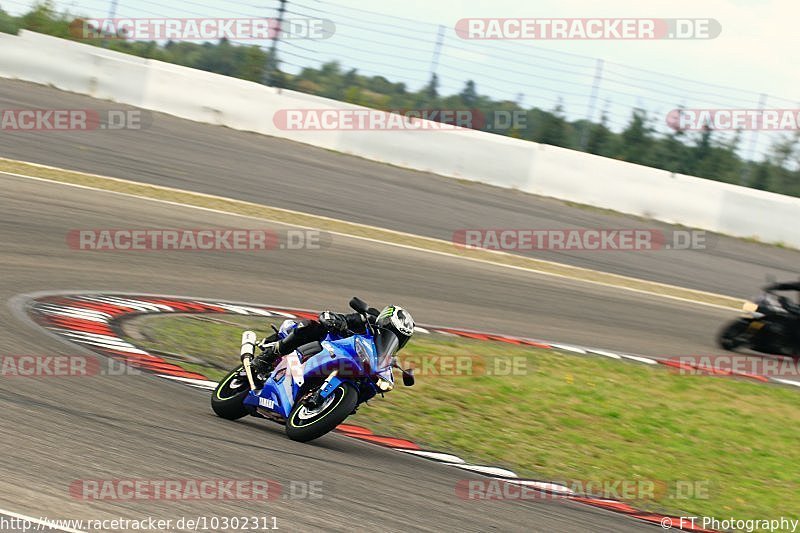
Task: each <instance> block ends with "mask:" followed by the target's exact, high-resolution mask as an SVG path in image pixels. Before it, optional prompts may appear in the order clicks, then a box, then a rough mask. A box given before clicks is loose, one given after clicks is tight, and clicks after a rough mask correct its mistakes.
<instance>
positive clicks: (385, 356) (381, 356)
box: [375, 327, 400, 370]
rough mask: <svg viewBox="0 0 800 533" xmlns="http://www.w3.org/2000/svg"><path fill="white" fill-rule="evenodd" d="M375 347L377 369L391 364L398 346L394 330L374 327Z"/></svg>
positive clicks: (398, 342) (398, 341)
mask: <svg viewBox="0 0 800 533" xmlns="http://www.w3.org/2000/svg"><path fill="white" fill-rule="evenodd" d="M375 348H376V349H377V356H378V369H379V370H383V369H384V368H387V367H389V366H390V365H391V364H392V357H394V354H396V353H397V350H398V348H400V340H399V339H398V338H397V335H395V333H394V331H391V330H388V329H385V328H380V327H376V328H375Z"/></svg>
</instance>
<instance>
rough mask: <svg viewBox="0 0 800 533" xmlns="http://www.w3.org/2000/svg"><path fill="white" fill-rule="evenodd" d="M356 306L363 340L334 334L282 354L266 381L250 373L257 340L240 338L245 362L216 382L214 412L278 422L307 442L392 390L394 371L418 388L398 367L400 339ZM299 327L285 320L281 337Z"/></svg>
mask: <svg viewBox="0 0 800 533" xmlns="http://www.w3.org/2000/svg"><path fill="white" fill-rule="evenodd" d="M350 307H351V308H352V309H353V310H354V311H356V312H357V313H359V315H361V318H362V320H363V322H364V324H365V330H366V331H365V332H364V333H363V334H354V335H351V336H348V337H339V336H337V335H334V334H332V333H329V334H328V335H327V336H326V337H325V339H323V340H322V341H317V342H312V343H309V344H305V345H303V346H300V347H299V348H297V350H295V351H294V352H293V353H290V354H289V355H286V356H284V357H283V358H282V359H281V360H280V361H279V362H278V363H277V365H276V366H275V368H274V369H273V370H272V371H271V372H270V373H269V375H268V376H264V375H259V374H256V373H254V372H253V368H252V367H251V361H252V359H253V357H254V354H255V348H256V346H257V344H256V334H255V333H254V332H252V331H245V332H244V333H242V348H241V359H242V364H241V365H239V366H238V367H236V368H234V369H233V370H231V371H230V372H229V373H228V374H227V375H226V376H225V377H224V378H223V379H222V380H220V382H219V383H218V384H217V387H216V389H215V390H214V392H213V394H212V397H211V407H212V409H213V411H214V412H215V413H216V414H217V415H218V416H220V417H222V418H226V419H228V420H237V419H239V418H242V417H244V416H247V415H250V416H254V417H256V418H264V419H267V420H271V421H273V422H278V423H281V424H284V425H285V427H286V435H287V436H288V437H289V438H290V439H292V440H296V441H300V442H307V441H310V440H313V439H316V438H318V437H321V436H322V435H324V434H326V433H328V432H329V431H331V430H333V429H334V428H335V427H336V426H338V425H339V424H341V423H342V422H343V421H344V420H345V419H346V418H347V417H348V416H350V415H351V414H353V413H355V411H356V409H357V408H358V407H359V406H360V405H361V404H362V403H364V402H366V401H368V400H370V399H371V398H373V397H375V396H376V395H377V394H380V395H381V396H383V394H384V393H386V392H389V391H391V390H392V389H393V388H394V385H395V381H394V374H393V372H392V371H393V369H395V368H397V369H398V370H400V371H401V372H402V375H403V384H404V385H405V386H409V387H410V386H412V385H413V384H414V374H413V370H410V369H409V370H405V369H402V368H400V366H399V365H398V364H397V359H396V357H395V354H396V353H397V351H398V349H399V347H400V341H399V339H398V337H397V335H396V334H395V333H394V332H393V331H391V330H389V329H386V328H381V327H379V326H378V325H377V324H376V321H377V318H378V314H379V313H378V311H377V310H376V309H374V308H371V307H368V306H367V304H366V303H364V302H363V301H362V300H360V299H358V298H353V299H351V300H350ZM296 326H297V324H296V322H294V321H293V320H286V321H284V323H283V324H282V325H281V327H280V329H278V330H276V333H277V335H278V337H279V338H281V339H283V338H286V336H287V335H288V334H289V333H290V332H291V331H292V330H293V329H294V328H295V327H296ZM273 329H275V328H274V327H273Z"/></svg>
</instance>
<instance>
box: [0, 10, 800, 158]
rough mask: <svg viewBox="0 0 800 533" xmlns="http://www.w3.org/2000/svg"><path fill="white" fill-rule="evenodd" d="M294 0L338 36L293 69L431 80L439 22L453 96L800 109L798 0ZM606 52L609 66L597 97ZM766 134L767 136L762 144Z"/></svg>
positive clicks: (578, 113)
mask: <svg viewBox="0 0 800 533" xmlns="http://www.w3.org/2000/svg"><path fill="white" fill-rule="evenodd" d="M111 2H112V0H55V4H56V6H57V7H58V8H59V9H68V10H69V11H70V12H71V13H75V14H84V15H88V16H90V17H93V18H102V17H106V16H107V14H108V12H109V7H110V4H111ZM31 3H32V2H30V1H27V0H0V7H2V8H3V9H5V10H6V11H9V12H11V13H12V14H13V13H16V14H18V13H19V12H21V11H24V10H26V9H27V8H28V7H29V6H30V5H31ZM277 5H278V0H227V1H222V0H169V2H163V1H159V0H118V8H117V16H118V17H139V18H146V17H198V16H205V17H243V16H251V17H254V16H268V17H271V16H275V14H276V7H277ZM287 5H288V9H289V11H290V13H289V14H288V15H287V16H288V17H293V18H297V17H299V16H302V15H309V16H317V17H322V18H330V19H332V20H333V21H334V22H335V23H336V24H337V26H336V32H335V34H334V35H333V36H332V37H331V38H329V39H325V40H317V41H314V42H309V41H303V40H292V41H290V42H281V43H280V45H279V57H280V58H281V59H282V60H283V61H284V68H285V70H287V71H289V72H297V71H299V69H300V68H301V67H304V66H317V65H318V64H319V63H321V62H323V61H325V60H331V59H338V60H339V61H341V63H342V64H343V65H346V66H348V67H356V68H358V70H359V71H360V72H363V73H366V74H381V75H384V76H386V77H387V78H388V79H390V80H392V81H401V82H405V83H406V84H407V86H408V87H409V88H410V89H412V90H416V89H418V88H420V87H421V86H422V85H423V84H424V83H425V82H427V80H428V79H429V76H430V74H429V73H430V70H431V64H432V56H433V50H434V48H435V46H436V44H435V43H436V41H437V32H438V30H439V27H438V26H439V25H441V26H442V27H443V29H444V32H445V37H444V41H443V43H444V44H443V46H442V47H441V48H440V52H441V54H440V60H439V66H438V68H437V74H438V75H439V76H440V78H441V91H440V92H442V93H445V94H448V93H453V92H458V91H459V90H461V88H462V87H463V85H464V82H465V81H466V80H467V79H473V80H475V82H476V83H477V86H478V90H479V92H480V93H482V94H487V95H489V96H492V97H494V98H503V99H509V100H517V101H520V102H521V103H522V104H523V105H525V106H526V107H530V106H533V105H535V106H537V107H541V108H544V109H552V108H553V107H554V106H555V105H556V104H558V103H561V104H562V105H563V106H564V108H565V109H566V114H567V116H568V117H569V118H572V119H575V118H591V119H593V120H598V119H599V116H600V113H601V112H602V111H604V110H605V111H606V112H607V114H608V115H609V117H610V119H611V121H610V122H611V126H612V128H613V129H617V130H619V129H620V128H621V127H623V126H624V125H625V123H627V120H628V118H629V115H630V111H631V109H632V108H633V107H641V108H644V109H647V110H648V111H649V112H650V113H651V114H652V116H654V117H665V116H666V114H667V113H668V112H669V111H670V110H672V109H675V108H676V107H678V106H684V107H687V108H709V107H711V108H723V107H724V108H733V107H736V108H756V107H757V106H758V102H759V99H760V98H761V97H760V94H761V93H765V94H768V95H770V97H769V98H768V99H767V104H766V107H773V108H790V107H791V108H798V107H800V90H798V87H800V69H798V68H797V66H796V62H797V59H796V58H797V53H798V52H800V38H798V33H800V32H798V29H797V23H796V22H797V20H798V18H800V17H798V15H800V2H798V1H797V0H669V1H666V0H648V1H644V2H642V1H628V0H603V1H602V2H598V1H589V0H530V1H524V0H462V1H457V0H435V1H432V0H379V1H367V0H288V2H287ZM394 17H397V18H394ZM468 17H493V18H494V17H503V18H514V17H526V18H529V17H535V18H587V17H591V18H598V17H619V18H637V17H642V18H644V17H651V18H652V17H661V18H712V19H715V20H717V21H718V22H719V23H720V25H721V28H722V31H721V34H720V35H719V36H718V37H717V38H715V39H706V40H649V41H648V40H636V41H622V40H605V41H596V40H595V41H586V40H583V41H581V40H558V41H543V40H537V41H533V42H532V41H514V42H507V41H506V42H498V41H465V40H464V39H461V38H459V37H458V36H457V35H456V33H455V31H454V26H455V23H456V22H457V21H458V20H459V19H462V18H468ZM598 58H599V59H602V60H603V61H604V62H605V63H604V67H603V71H602V73H601V76H600V78H601V79H600V81H599V86H598V92H597V95H598V96H597V98H596V99H595V100H594V103H593V100H592V96H591V94H592V85H593V84H594V83H595V81H596V80H595V74H596V68H597V59H598ZM656 122H658V123H659V124H661V125H662V126H663V125H664V124H665V121H663V120H656ZM769 135H771V134H767V136H769ZM747 142H749V141H747ZM764 142H765V138H764V135H762V136H761V138H760V139H759V140H757V141H756V142H755V144H756V145H757V146H758V147H762V145H764ZM758 149H761V148H758Z"/></svg>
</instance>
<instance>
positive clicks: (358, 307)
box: [350, 296, 369, 315]
mask: <svg viewBox="0 0 800 533" xmlns="http://www.w3.org/2000/svg"><path fill="white" fill-rule="evenodd" d="M350 307H351V308H352V309H353V311H355V312H356V313H359V314H362V315H365V314H367V311H368V310H369V306H368V305H367V303H366V302H365V301H364V300H362V299H361V298H359V297H357V296H353V298H352V299H351V300H350Z"/></svg>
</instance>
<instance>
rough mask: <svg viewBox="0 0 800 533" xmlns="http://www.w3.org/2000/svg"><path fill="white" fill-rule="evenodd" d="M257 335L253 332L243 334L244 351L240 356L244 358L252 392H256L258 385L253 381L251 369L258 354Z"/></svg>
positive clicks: (243, 362)
mask: <svg viewBox="0 0 800 533" xmlns="http://www.w3.org/2000/svg"><path fill="white" fill-rule="evenodd" d="M256 341H257V338H256V334H255V332H253V331H245V332H244V333H242V349H241V351H240V352H239V355H240V356H241V358H242V365H244V372H245V374H247V381H248V383H250V390H251V391H254V390H256V384H255V382H254V381H253V370H252V369H251V368H250V361H251V360H252V359H253V357H254V356H255V352H256Z"/></svg>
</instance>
